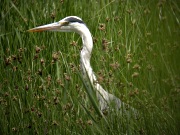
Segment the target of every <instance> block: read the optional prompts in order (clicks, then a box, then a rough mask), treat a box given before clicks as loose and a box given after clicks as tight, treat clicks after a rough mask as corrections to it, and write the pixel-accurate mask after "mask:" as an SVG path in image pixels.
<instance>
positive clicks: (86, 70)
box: [78, 26, 121, 110]
mask: <svg viewBox="0 0 180 135" xmlns="http://www.w3.org/2000/svg"><path fill="white" fill-rule="evenodd" d="M78 33H79V34H80V35H81V37H82V42H83V48H82V50H81V55H80V58H81V59H80V60H81V61H80V63H81V70H82V72H83V78H84V79H86V81H89V80H90V82H91V85H92V86H93V87H94V89H95V90H96V96H97V99H98V101H99V105H100V109H101V110H104V109H107V108H108V104H109V103H110V102H111V101H114V102H115V104H116V107H117V109H119V108H120V106H121V101H120V99H118V98H116V97H115V96H113V95H112V94H110V93H108V92H107V91H105V90H104V89H103V88H102V86H101V85H100V84H98V83H97V79H96V76H95V75H94V73H93V70H92V68H91V65H90V59H91V52H92V48H93V40H92V37H91V33H90V31H89V29H88V28H87V27H86V26H85V27H84V28H83V31H78Z"/></svg>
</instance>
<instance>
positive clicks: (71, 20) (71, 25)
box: [28, 16, 86, 34]
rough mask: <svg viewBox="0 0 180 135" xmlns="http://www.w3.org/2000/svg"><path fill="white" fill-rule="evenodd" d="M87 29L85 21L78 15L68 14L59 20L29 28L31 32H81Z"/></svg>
mask: <svg viewBox="0 0 180 135" xmlns="http://www.w3.org/2000/svg"><path fill="white" fill-rule="evenodd" d="M84 29H86V25H85V23H84V22H83V21H82V19H81V18H79V17H77V16H68V17H66V18H64V19H62V20H60V21H59V22H55V23H51V24H46V25H42V26H39V27H35V28H32V29H30V30H28V31H29V32H42V31H60V32H77V33H79V34H80V33H81V31H83V30H84Z"/></svg>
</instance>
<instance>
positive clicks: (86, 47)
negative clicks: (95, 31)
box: [80, 28, 95, 83]
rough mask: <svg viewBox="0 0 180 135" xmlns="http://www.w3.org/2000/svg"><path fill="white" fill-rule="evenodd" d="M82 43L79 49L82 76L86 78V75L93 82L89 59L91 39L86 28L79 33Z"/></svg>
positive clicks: (91, 46) (91, 45)
mask: <svg viewBox="0 0 180 135" xmlns="http://www.w3.org/2000/svg"><path fill="white" fill-rule="evenodd" d="M80 35H81V38H82V43H83V48H82V50H81V55H80V58H81V69H82V71H83V77H85V78H87V75H88V77H89V79H90V81H91V83H93V80H94V79H95V77H94V74H93V71H92V68H91V66H90V59H91V52H92V48H93V40H92V37H91V33H90V31H89V29H88V28H86V29H84V31H82V32H81V33H80Z"/></svg>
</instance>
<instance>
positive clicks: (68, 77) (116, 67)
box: [0, 0, 180, 135]
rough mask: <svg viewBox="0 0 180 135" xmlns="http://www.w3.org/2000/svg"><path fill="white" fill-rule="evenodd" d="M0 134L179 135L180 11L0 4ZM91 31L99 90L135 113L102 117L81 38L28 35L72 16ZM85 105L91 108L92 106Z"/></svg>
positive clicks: (162, 5) (168, 6) (142, 3)
mask: <svg viewBox="0 0 180 135" xmlns="http://www.w3.org/2000/svg"><path fill="white" fill-rule="evenodd" d="M0 7H1V10H0V31H1V33H0V116H1V119H0V134H1V135H10V134H18V135H20V134H22V135H26V134H55V135H57V134H103V135H104V134H107V135H110V134H114V135H115V134H148V135H149V134H152V135H156V134H166V135H168V134H169V135H170V134H171V135H175V134H178V133H180V130H179V127H178V126H179V125H180V114H179V110H180V106H179V104H180V102H179V101H180V100H179V93H180V72H179V70H180V62H179V58H180V44H179V43H180V38H179V36H180V22H179V21H180V20H179V19H180V8H179V2H178V0H177V1H175V0H174V1H171V0H160V1H156V0H149V1H147V0H132V1H130V0H112V1H108V0H106V1H104V0H100V1H95V0H90V1H89V2H87V1H84V2H82V1H80V0H79V1H72V0H71V1H63V0H55V1H51V0H49V1H45V0H44V1H39V0H30V1H27V0H24V1H23V0H13V1H11V0H4V1H2V0H1V4H0ZM69 15H76V16H79V17H81V18H82V19H83V20H84V22H85V23H86V25H87V26H88V28H89V29H90V31H91V33H92V36H93V40H94V49H93V53H92V58H91V65H92V67H93V69H94V72H95V74H96V75H97V78H98V81H99V83H100V84H101V85H102V86H103V87H104V88H105V89H106V90H107V91H108V92H109V93H113V94H114V95H116V96H117V97H119V98H120V99H121V100H122V101H124V102H125V103H127V104H130V105H131V106H133V107H134V108H136V109H137V111H138V115H136V116H134V115H132V113H131V111H129V110H128V109H127V108H122V110H123V109H126V111H125V113H120V112H114V111H112V112H111V111H109V112H106V113H104V115H103V116H101V115H100V113H99V110H98V109H97V106H96V105H97V104H96V99H95V96H94V95H92V98H89V96H88V94H90V90H89V89H88V88H87V87H86V85H85V82H84V81H83V80H82V79H81V74H80V70H79V51H80V49H81V47H82V46H81V43H82V42H81V38H80V37H79V35H77V34H75V33H59V32H43V33H28V32H26V30H28V29H30V28H33V27H36V26H39V25H43V24H48V23H51V22H54V21H59V20H60V19H62V18H64V17H66V16H69ZM89 99H90V100H89Z"/></svg>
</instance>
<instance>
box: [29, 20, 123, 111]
mask: <svg viewBox="0 0 180 135" xmlns="http://www.w3.org/2000/svg"><path fill="white" fill-rule="evenodd" d="M28 31H30V32H40V31H60V32H76V33H78V34H79V35H80V36H81V38H82V43H83V48H82V50H81V53H80V64H81V69H82V75H83V78H84V79H86V80H87V81H88V80H90V82H91V85H92V86H93V87H94V90H96V95H97V99H98V101H99V106H100V109H101V110H105V109H108V108H109V104H110V103H111V102H114V103H115V107H116V109H119V108H120V107H121V104H122V102H121V100H120V99H119V98H117V97H115V96H114V95H112V94H110V93H108V92H107V91H105V90H104V89H103V88H102V86H101V85H100V84H98V83H97V79H96V76H95V75H94V73H93V70H92V68H91V65H90V59H91V52H92V49H93V40H92V36H91V33H90V31H89V29H88V28H87V26H86V25H85V23H84V22H83V21H82V19H81V18H79V17H77V16H69V17H66V18H64V19H62V20H60V21H59V22H56V23H52V24H48V25H43V26H39V27H36V28H33V29H30V30H28Z"/></svg>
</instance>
